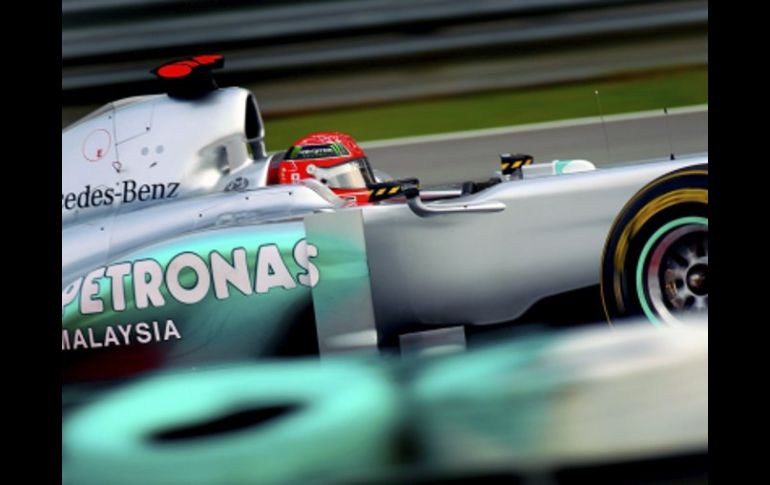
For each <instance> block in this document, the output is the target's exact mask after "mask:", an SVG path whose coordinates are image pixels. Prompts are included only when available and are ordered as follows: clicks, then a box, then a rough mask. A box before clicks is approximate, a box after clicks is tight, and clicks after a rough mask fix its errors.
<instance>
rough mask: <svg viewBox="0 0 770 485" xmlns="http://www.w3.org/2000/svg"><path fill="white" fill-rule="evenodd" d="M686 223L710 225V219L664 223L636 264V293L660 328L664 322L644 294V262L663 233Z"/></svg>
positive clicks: (690, 218)
mask: <svg viewBox="0 0 770 485" xmlns="http://www.w3.org/2000/svg"><path fill="white" fill-rule="evenodd" d="M686 224H703V225H704V226H706V227H708V225H709V220H708V219H707V218H705V217H682V218H679V219H675V220H673V221H671V222H669V223H667V224H665V225H663V226H662V227H661V228H660V229H658V230H657V231H655V234H653V235H652V237H651V238H650V239H649V240H648V241H647V243H646V244H645V245H644V248H642V254H641V255H640V256H639V262H638V263H637V265H636V293H637V295H638V296H639V302H640V303H641V304H642V310H643V311H644V314H645V315H646V316H647V318H648V319H649V320H650V322H652V324H653V325H655V326H656V327H659V328H660V327H662V326H663V324H662V323H661V322H660V321H659V320H658V317H657V316H655V314H654V313H653V312H652V309H651V308H650V305H649V304H648V303H647V298H645V296H644V287H643V285H642V280H643V278H642V276H643V273H644V262H645V261H646V260H647V255H648V254H649V252H650V250H651V249H652V247H653V245H654V244H655V243H656V242H657V240H658V239H660V237H661V236H662V235H663V234H665V233H667V232H669V231H670V230H672V229H674V228H677V227H679V226H684V225H686Z"/></svg>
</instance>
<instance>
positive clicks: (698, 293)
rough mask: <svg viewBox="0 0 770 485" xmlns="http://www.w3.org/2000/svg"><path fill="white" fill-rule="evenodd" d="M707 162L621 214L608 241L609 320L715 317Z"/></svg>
mask: <svg viewBox="0 0 770 485" xmlns="http://www.w3.org/2000/svg"><path fill="white" fill-rule="evenodd" d="M707 279H708V165H707V164H703V165H696V166H692V167H687V168H683V169H680V170H677V171H674V172H671V173H668V174H666V175H663V176H661V177H659V178H657V179H655V180H653V181H652V182H650V183H649V184H647V185H646V186H645V187H643V188H642V189H641V190H640V191H639V192H637V193H636V195H635V196H634V197H633V198H632V199H631V200H630V201H629V202H628V203H627V204H626V205H625V206H624V207H623V209H622V210H621V211H620V213H619V214H618V216H617V218H616V219H615V221H614V223H613V224H612V227H611V229H610V232H609V235H608V236H607V241H606V243H605V246H604V253H603V255H602V267H601V279H600V282H601V296H602V305H603V306H604V311H605V314H606V316H607V320H608V321H609V322H610V324H612V323H615V322H617V321H619V320H623V319H627V318H635V317H642V318H645V319H647V320H648V321H649V322H650V323H652V324H653V325H656V326H661V327H662V326H672V325H677V324H679V323H682V322H685V321H690V320H699V321H703V320H707V319H708V282H707Z"/></svg>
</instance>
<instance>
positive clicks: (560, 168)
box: [555, 160, 572, 175]
mask: <svg viewBox="0 0 770 485" xmlns="http://www.w3.org/2000/svg"><path fill="white" fill-rule="evenodd" d="M571 161H572V160H556V166H555V169H556V175H561V174H562V173H563V172H564V169H565V168H567V165H569V162H571Z"/></svg>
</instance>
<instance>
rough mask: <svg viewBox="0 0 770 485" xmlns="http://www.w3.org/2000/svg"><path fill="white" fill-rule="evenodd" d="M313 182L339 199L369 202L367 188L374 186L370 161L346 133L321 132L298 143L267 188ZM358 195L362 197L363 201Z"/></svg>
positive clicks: (273, 170) (274, 170) (270, 177)
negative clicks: (313, 180)
mask: <svg viewBox="0 0 770 485" xmlns="http://www.w3.org/2000/svg"><path fill="white" fill-rule="evenodd" d="M307 178H314V179H316V180H318V181H319V182H321V183H322V184H324V185H326V186H328V187H329V188H330V189H332V190H333V191H334V192H335V193H336V194H337V195H339V196H340V197H348V198H351V197H355V198H356V199H357V200H358V199H360V201H364V200H368V190H367V185H369V184H372V183H374V176H373V174H372V170H371V167H370V166H369V161H368V160H367V158H366V154H365V153H364V151H363V150H362V149H361V147H360V146H358V143H356V141H355V140H354V139H353V137H351V136H350V135H347V134H345V133H340V132H331V131H322V132H317V133H312V134H310V135H308V136H305V137H303V138H300V139H299V140H297V141H295V142H294V143H293V144H292V145H291V147H289V149H288V150H287V151H286V154H285V155H284V157H283V160H281V161H280V162H279V163H278V164H277V165H275V166H273V167H271V170H270V173H269V175H268V184H270V185H275V184H298V183H300V182H301V181H302V180H304V179H307ZM358 192H361V194H363V195H362V196H361V197H360V198H359V197H358Z"/></svg>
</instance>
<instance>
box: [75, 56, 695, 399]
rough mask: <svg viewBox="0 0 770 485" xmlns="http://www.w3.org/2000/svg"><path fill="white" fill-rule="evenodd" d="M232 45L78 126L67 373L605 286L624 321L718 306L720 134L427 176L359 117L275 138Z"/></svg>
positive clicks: (370, 345)
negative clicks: (703, 140) (712, 171)
mask: <svg viewBox="0 0 770 485" xmlns="http://www.w3.org/2000/svg"><path fill="white" fill-rule="evenodd" d="M223 64H224V59H223V58H222V57H221V56H216V55H207V56H198V57H193V58H190V59H184V60H178V61H173V62H171V63H168V64H164V65H163V66H161V67H159V68H157V69H155V70H154V71H153V72H154V74H155V75H156V76H157V77H158V78H159V80H160V82H161V83H162V86H163V89H164V93H162V94H156V95H148V96H140V97H133V98H128V99H122V100H119V101H115V102H112V103H109V104H107V105H105V106H104V107H102V108H101V109H98V110H96V111H95V112H93V113H91V114H90V115H88V116H86V117H84V118H82V119H81V120H79V121H77V122H75V123H74V124H72V125H70V126H68V127H66V128H65V129H63V130H62V173H63V177H62V363H63V364H62V382H63V384H68V383H82V382H93V381H101V380H113V379H119V378H122V377H126V376H131V375H136V374H138V373H141V372H144V371H148V370H152V369H159V368H190V367H195V366H198V365H203V364H212V363H218V362H224V361H232V360H238V359H255V358H265V357H275V356H286V355H297V354H308V353H309V354H320V355H322V356H324V355H329V354H335V353H340V352H349V351H353V350H355V351H363V352H366V351H371V352H374V353H377V352H383V351H396V352H397V351H398V350H399V349H403V348H405V347H407V346H408V345H412V344H413V343H414V342H416V341H419V342H423V343H425V342H427V344H425V345H434V344H436V345H439V344H441V343H442V342H444V341H445V339H447V338H450V339H456V338H460V339H461V340H462V339H463V332H464V331H465V330H466V329H477V328H492V327H496V326H501V325H515V324H516V322H517V321H519V320H520V319H521V318H522V316H523V315H525V314H526V312H527V311H528V310H530V309H531V308H533V307H534V306H536V305H537V304H538V303H540V302H543V301H551V300H550V299H553V298H555V297H558V296H559V295H565V294H570V293H571V292H575V291H578V290H581V289H585V288H591V287H597V286H598V287H599V289H600V291H598V292H597V297H598V298H600V300H601V305H602V308H603V310H604V313H605V315H606V318H607V320H608V321H609V322H610V323H612V324H615V323H618V322H621V321H622V320H623V319H624V318H626V317H632V316H639V315H641V316H643V317H645V318H646V319H647V320H648V321H649V322H650V324H651V325H655V326H660V327H666V326H675V325H680V324H686V323H687V322H688V321H689V320H690V319H703V318H707V316H708V285H707V278H708V155H707V154H702V155H691V156H686V157H680V158H678V159H676V160H660V161H655V162H650V163H642V164H635V165H626V166H622V167H611V168H602V169H596V168H595V167H594V165H593V164H591V163H590V162H589V161H586V160H554V161H549V162H543V163H535V161H534V160H533V159H532V157H530V156H529V155H527V154H516V153H512V154H503V155H501V157H500V164H499V166H497V167H494V168H495V169H496V170H493V171H492V173H491V177H490V178H487V179H485V180H482V181H458V184H457V186H456V188H455V189H454V190H446V189H445V188H441V189H435V188H431V187H423V186H422V185H421V184H420V181H419V180H416V179H393V178H391V177H389V176H387V175H386V174H384V173H382V172H379V171H378V170H375V169H373V168H372V165H371V163H370V161H369V160H368V158H367V156H366V154H365V152H364V151H363V149H361V147H360V146H359V145H358V144H357V143H356V142H355V140H354V139H353V138H352V137H350V136H349V135H346V134H343V133H335V132H318V133H313V134H309V135H306V136H303V137H301V138H299V139H298V140H297V142H296V143H294V144H293V145H292V146H291V147H290V148H289V149H288V150H286V151H280V152H276V153H268V152H267V150H266V148H265V143H264V140H265V130H264V124H263V120H262V116H261V114H260V110H259V105H258V103H257V100H256V98H255V96H254V95H253V94H252V93H251V92H249V91H248V90H246V89H243V88H239V87H227V88H220V87H218V86H217V83H216V82H215V80H214V77H213V70H215V69H218V68H221V67H223ZM458 336H459V337H458ZM423 337H424V338H423Z"/></svg>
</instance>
